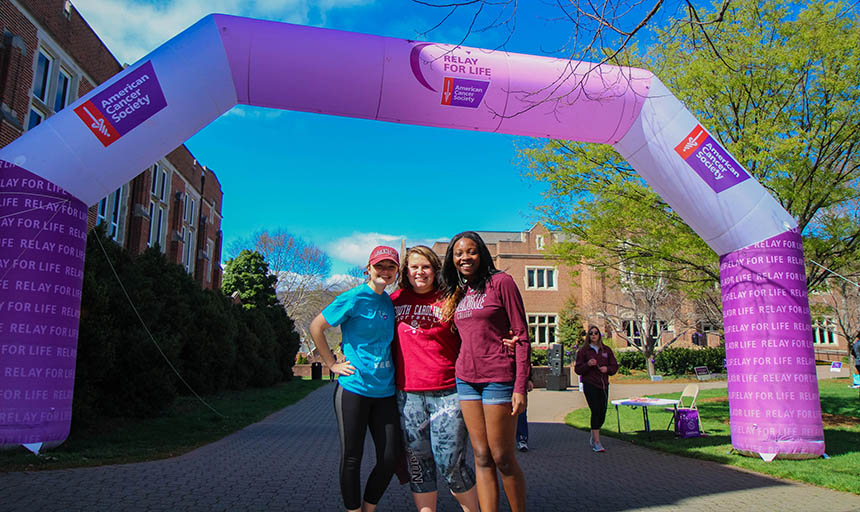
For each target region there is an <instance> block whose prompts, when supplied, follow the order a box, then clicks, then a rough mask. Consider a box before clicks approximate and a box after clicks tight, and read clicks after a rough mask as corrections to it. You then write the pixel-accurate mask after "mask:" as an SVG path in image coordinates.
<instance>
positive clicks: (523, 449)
mask: <svg viewBox="0 0 860 512" xmlns="http://www.w3.org/2000/svg"><path fill="white" fill-rule="evenodd" d="M517 450H519V451H521V452H527V451H529V445H528V444H526V442H525V441H517Z"/></svg>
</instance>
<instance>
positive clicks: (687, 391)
mask: <svg viewBox="0 0 860 512" xmlns="http://www.w3.org/2000/svg"><path fill="white" fill-rule="evenodd" d="M698 396H699V385H698V384H687V386H686V387H685V388H684V391H682V392H681V398H680V399H679V401H678V406H677V407H666V409H665V410H666V412H671V413H672V418H671V419H670V420H669V424H668V425H666V430H669V427H671V426H672V423H674V422H675V421H677V420H678V418H676V417H675V414H676V413H677V412H678V411H680V410H681V409H696V412H697V414H698V408H697V407H696V397H698ZM688 402H689V404H688ZM699 430H700V431H701V430H702V419H701V418H699Z"/></svg>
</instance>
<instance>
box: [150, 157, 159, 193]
mask: <svg viewBox="0 0 860 512" xmlns="http://www.w3.org/2000/svg"><path fill="white" fill-rule="evenodd" d="M159 174H161V171H160V170H159V169H158V164H154V165H153V166H152V182H151V183H150V184H149V193H150V194H152V195H155V192H156V191H157V190H158V175H159Z"/></svg>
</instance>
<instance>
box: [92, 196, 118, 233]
mask: <svg viewBox="0 0 860 512" xmlns="http://www.w3.org/2000/svg"><path fill="white" fill-rule="evenodd" d="M121 208H122V187H120V188H118V189H116V190H115V191H114V192H113V193H112V194H110V195H109V196H107V197H103V198H102V199H101V201H99V203H98V206H97V207H96V225H99V224H102V223H107V222H108V220H110V222H109V224H108V226H107V230H106V234H107V236H109V237H111V238H112V239H113V240H118V239H119V238H120V235H121V233H120V229H119V219H120V209H121Z"/></svg>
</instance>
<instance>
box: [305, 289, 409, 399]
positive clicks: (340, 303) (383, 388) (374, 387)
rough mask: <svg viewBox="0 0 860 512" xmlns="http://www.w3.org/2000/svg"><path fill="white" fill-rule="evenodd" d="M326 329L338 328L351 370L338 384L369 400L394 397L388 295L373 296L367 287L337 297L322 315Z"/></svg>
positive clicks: (391, 318) (391, 313) (391, 315)
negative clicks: (328, 327) (350, 373)
mask: <svg viewBox="0 0 860 512" xmlns="http://www.w3.org/2000/svg"><path fill="white" fill-rule="evenodd" d="M322 315H323V318H325V321H326V322H328V324H329V325H331V326H333V327H336V326H338V325H339V326H340V330H341V333H342V334H343V341H342V343H341V348H342V349H343V355H344V356H346V360H347V361H349V362H350V364H352V366H354V367H355V373H353V374H352V375H346V376H344V375H341V376H340V377H338V378H337V381H338V383H339V384H340V385H341V386H343V387H344V389H347V390H349V391H352V392H353V393H357V394H359V395H363V396H367V397H371V398H384V397H387V396H392V395H393V394H394V362H393V360H392V358H391V340H392V339H393V338H394V305H393V304H392V303H391V297H389V296H388V293H386V292H382V293H381V294H377V293H375V292H374V291H373V289H372V288H371V287H370V286H369V285H368V284H362V285H361V286H356V287H355V288H353V289H351V290H349V291H346V292H344V293H341V294H340V295H338V296H337V298H335V299H334V301H333V302H332V303H331V304H329V305H328V306H327V307H326V308H325V309H324V310H323V311H322Z"/></svg>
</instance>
